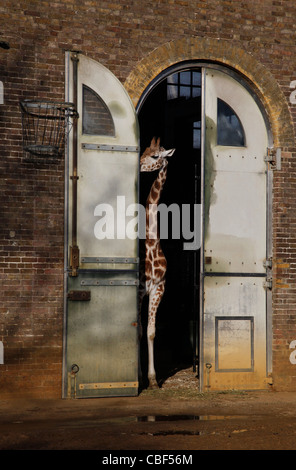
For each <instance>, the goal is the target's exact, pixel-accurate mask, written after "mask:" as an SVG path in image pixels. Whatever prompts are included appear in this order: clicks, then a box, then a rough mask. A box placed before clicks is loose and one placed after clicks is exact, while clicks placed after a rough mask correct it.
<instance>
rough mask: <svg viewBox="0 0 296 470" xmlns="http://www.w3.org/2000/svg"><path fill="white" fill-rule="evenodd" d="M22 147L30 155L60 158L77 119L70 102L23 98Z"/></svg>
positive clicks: (21, 104) (21, 103)
mask: <svg viewBox="0 0 296 470" xmlns="http://www.w3.org/2000/svg"><path fill="white" fill-rule="evenodd" d="M20 107H21V112H22V127H23V148H24V150H25V151H27V152H29V153H30V154H32V155H36V156H41V157H60V156H62V155H63V152H64V148H65V140H66V138H67V136H68V134H69V132H70V130H71V128H72V126H73V120H74V119H76V118H77V116H78V115H77V112H76V110H75V107H74V104H73V103H54V102H50V101H33V100H24V101H21V102H20Z"/></svg>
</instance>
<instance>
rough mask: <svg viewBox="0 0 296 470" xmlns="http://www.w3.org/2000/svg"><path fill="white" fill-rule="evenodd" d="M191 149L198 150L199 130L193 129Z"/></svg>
mask: <svg viewBox="0 0 296 470" xmlns="http://www.w3.org/2000/svg"><path fill="white" fill-rule="evenodd" d="M193 148H194V149H200V129H193Z"/></svg>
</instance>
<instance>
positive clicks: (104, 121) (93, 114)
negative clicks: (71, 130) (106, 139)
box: [82, 85, 115, 136]
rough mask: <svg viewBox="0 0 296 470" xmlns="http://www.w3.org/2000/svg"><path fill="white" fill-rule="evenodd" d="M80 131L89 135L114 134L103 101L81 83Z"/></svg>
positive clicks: (111, 122) (107, 110)
mask: <svg viewBox="0 0 296 470" xmlns="http://www.w3.org/2000/svg"><path fill="white" fill-rule="evenodd" d="M82 132H83V134H89V135H108V136H114V135H115V128H114V123H113V119H112V116H111V114H110V111H109V109H108V107H107V106H106V104H105V103H104V101H103V100H102V99H101V98H100V97H99V96H98V95H97V94H96V93H95V92H94V91H93V90H91V89H90V88H88V87H87V86H85V85H83V109H82Z"/></svg>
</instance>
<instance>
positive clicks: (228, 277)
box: [200, 69, 268, 390]
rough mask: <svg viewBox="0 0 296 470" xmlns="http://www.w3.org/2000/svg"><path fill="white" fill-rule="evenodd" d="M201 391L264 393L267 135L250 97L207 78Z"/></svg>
mask: <svg viewBox="0 0 296 470" xmlns="http://www.w3.org/2000/svg"><path fill="white" fill-rule="evenodd" d="M204 93H205V95H204V113H205V150H204V153H205V159H204V205H203V207H204V242H203V263H202V268H201V271H202V272H201V276H202V279H203V299H202V304H203V305H202V306H203V315H202V318H201V323H202V324H201V328H202V332H203V338H202V351H201V352H202V354H201V358H202V360H201V364H200V369H201V381H202V384H201V388H202V389H204V390H222V389H242V388H244V389H261V388H264V387H266V376H267V369H266V367H267V355H266V347H267V340H266V337H267V330H266V258H267V240H266V233H267V176H266V175H267V171H266V170H267V168H266V161H265V156H266V149H267V146H268V133H267V128H266V124H265V121H264V119H263V115H262V113H261V111H260V109H259V107H258V105H257V103H256V101H255V99H254V98H253V96H252V95H251V94H250V92H249V91H248V90H247V89H246V88H245V87H244V86H243V85H242V84H241V83H239V82H238V81H237V80H235V79H234V78H233V77H231V76H230V75H228V74H225V73H224V72H223V71H221V70H215V69H206V71H205V75H204Z"/></svg>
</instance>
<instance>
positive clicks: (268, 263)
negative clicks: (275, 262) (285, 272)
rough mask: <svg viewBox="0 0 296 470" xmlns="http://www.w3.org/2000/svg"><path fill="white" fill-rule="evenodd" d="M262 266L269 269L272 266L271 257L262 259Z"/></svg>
mask: <svg viewBox="0 0 296 470" xmlns="http://www.w3.org/2000/svg"><path fill="white" fill-rule="evenodd" d="M263 266H264V267H265V269H271V268H272V257H270V258H266V259H265V260H264V261H263Z"/></svg>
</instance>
